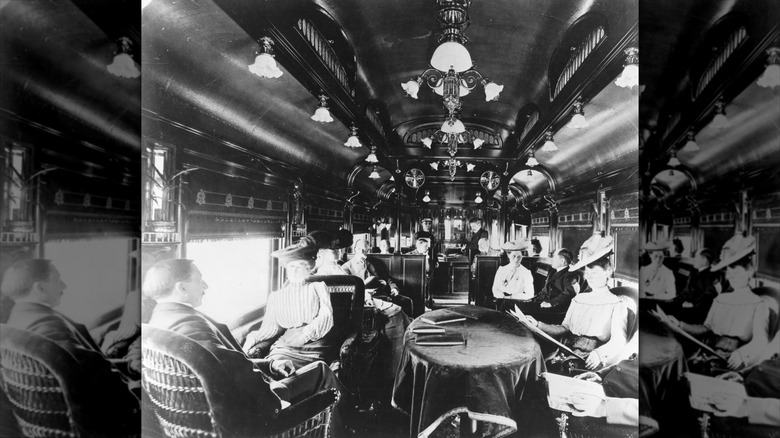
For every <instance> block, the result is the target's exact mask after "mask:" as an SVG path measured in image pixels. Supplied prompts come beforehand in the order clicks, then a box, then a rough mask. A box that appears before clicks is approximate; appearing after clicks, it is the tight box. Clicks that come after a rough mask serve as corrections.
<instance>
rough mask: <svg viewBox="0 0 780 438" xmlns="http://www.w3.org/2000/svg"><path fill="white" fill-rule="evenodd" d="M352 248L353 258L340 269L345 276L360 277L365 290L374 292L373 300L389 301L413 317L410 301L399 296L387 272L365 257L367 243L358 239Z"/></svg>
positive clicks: (396, 287)
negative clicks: (353, 251)
mask: <svg viewBox="0 0 780 438" xmlns="http://www.w3.org/2000/svg"><path fill="white" fill-rule="evenodd" d="M353 248H354V250H355V256H354V257H352V260H350V261H348V262H346V263H344V265H343V266H342V267H341V268H342V269H343V270H344V271H345V273H346V274H347V275H354V276H357V277H360V278H361V279H362V280H363V283H364V284H365V287H366V289H373V290H375V291H376V292H375V293H374V295H373V296H374V298H380V299H382V300H385V301H390V302H392V303H393V304H395V305H397V306H400V307H401V309H403V312H404V313H405V314H406V315H407V316H413V315H414V313H413V304H412V299H411V298H409V297H406V296H403V295H401V294H400V292H399V291H398V286H397V285H396V284H395V282H394V281H393V279H392V278H390V274H389V273H387V270H386V269H384V267H383V266H381V265H380V264H378V263H377V262H376V261H374V260H371V259H370V258H368V257H367V255H366V253H367V251H368V242H366V241H365V240H363V239H358V240H356V241H355V244H354V245H353Z"/></svg>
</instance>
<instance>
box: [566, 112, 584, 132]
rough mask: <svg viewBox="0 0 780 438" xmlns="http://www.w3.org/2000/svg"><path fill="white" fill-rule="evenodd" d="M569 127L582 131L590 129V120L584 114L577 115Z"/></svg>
mask: <svg viewBox="0 0 780 438" xmlns="http://www.w3.org/2000/svg"><path fill="white" fill-rule="evenodd" d="M569 127H570V128H574V129H582V128H586V127H588V119H586V118H585V116H584V115H583V114H575V115H574V116H573V117H572V118H571V121H570V122H569Z"/></svg>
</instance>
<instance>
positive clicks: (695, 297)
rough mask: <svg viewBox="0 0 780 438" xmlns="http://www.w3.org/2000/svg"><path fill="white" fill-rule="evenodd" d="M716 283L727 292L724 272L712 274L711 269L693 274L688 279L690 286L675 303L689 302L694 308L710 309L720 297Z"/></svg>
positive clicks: (686, 287) (722, 290)
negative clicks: (713, 301)
mask: <svg viewBox="0 0 780 438" xmlns="http://www.w3.org/2000/svg"><path fill="white" fill-rule="evenodd" d="M716 283H720V285H721V292H725V289H723V287H724V285H725V282H724V274H723V272H721V271H718V272H712V271H711V270H710V268H706V269H703V270H701V271H695V272H692V273H691V276H690V277H688V284H687V285H686V286H685V289H684V290H683V292H682V293H681V294H680V295H678V296H677V298H676V299H675V301H677V302H679V303H684V302H686V301H687V302H689V303H691V304H693V307H694V308H703V307H706V308H709V307H710V306H711V305H712V300H714V299H715V297H717V296H718V290H717V289H716V288H715V284H716Z"/></svg>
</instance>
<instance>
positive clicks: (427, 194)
mask: <svg viewBox="0 0 780 438" xmlns="http://www.w3.org/2000/svg"><path fill="white" fill-rule="evenodd" d="M423 202H431V191H430V190H426V191H425V196H423Z"/></svg>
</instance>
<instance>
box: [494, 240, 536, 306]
mask: <svg viewBox="0 0 780 438" xmlns="http://www.w3.org/2000/svg"><path fill="white" fill-rule="evenodd" d="M530 248H531V244H530V243H529V242H528V240H526V239H521V240H518V241H515V242H506V243H504V244H503V245H501V249H503V250H504V251H506V253H507V256H508V257H509V264H508V265H504V266H501V267H499V268H498V270H497V271H496V276H495V277H494V278H493V288H492V291H493V298H495V300H496V307H497V308H498V310H501V311H503V310H505V309H511V308H512V305H514V304H516V303H521V302H529V300H531V299H532V298H533V297H534V277H533V275H532V274H531V271H529V270H528V269H527V268H526V267H525V266H523V265H522V264H521V262H522V261H523V251H528V250H529V249H530Z"/></svg>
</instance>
